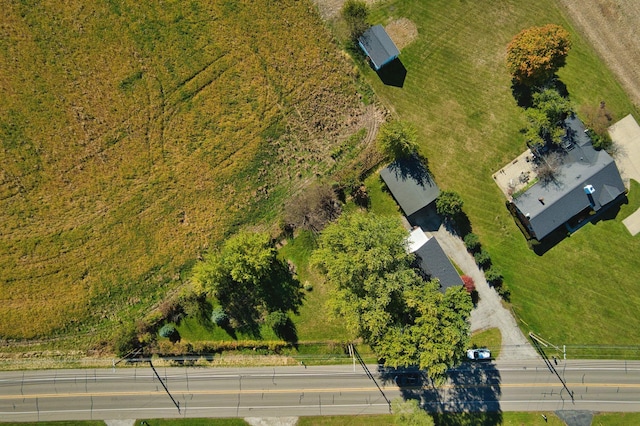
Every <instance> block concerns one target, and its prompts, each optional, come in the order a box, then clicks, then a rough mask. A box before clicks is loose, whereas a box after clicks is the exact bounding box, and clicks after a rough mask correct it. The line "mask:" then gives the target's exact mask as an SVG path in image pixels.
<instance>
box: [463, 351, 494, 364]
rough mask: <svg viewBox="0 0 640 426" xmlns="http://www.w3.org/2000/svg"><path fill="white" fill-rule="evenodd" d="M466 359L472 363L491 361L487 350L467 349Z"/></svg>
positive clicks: (489, 352)
mask: <svg viewBox="0 0 640 426" xmlns="http://www.w3.org/2000/svg"><path fill="white" fill-rule="evenodd" d="M467 358H469V359H470V360H472V361H483V360H488V359H491V351H490V350H489V349H487V348H478V349H469V350H467Z"/></svg>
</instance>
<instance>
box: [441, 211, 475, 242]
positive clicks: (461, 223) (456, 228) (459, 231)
mask: <svg viewBox="0 0 640 426" xmlns="http://www.w3.org/2000/svg"><path fill="white" fill-rule="evenodd" d="M444 227H445V229H446V230H447V231H449V232H451V233H452V234H453V235H457V236H459V237H460V238H464V237H465V235H467V234H469V233H471V230H472V228H471V221H470V220H469V216H467V214H466V213H465V212H460V213H458V214H457V215H455V217H453V218H450V219H445V221H444Z"/></svg>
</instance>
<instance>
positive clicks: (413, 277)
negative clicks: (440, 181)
mask: <svg viewBox="0 0 640 426" xmlns="http://www.w3.org/2000/svg"><path fill="white" fill-rule="evenodd" d="M407 236H408V233H407V231H405V230H404V229H403V228H402V226H401V225H400V221H399V220H398V219H396V218H395V217H385V216H376V215H374V214H371V213H362V212H351V213H348V214H345V215H343V216H342V217H341V218H340V219H339V220H338V221H337V222H335V223H333V224H331V225H329V226H328V227H327V228H325V230H324V231H323V232H322V234H321V235H320V238H319V248H318V249H317V250H316V251H315V252H314V254H313V256H312V262H313V264H315V265H317V266H318V267H319V269H320V271H321V272H322V273H323V274H324V275H325V277H326V279H327V281H328V282H329V283H330V284H331V285H333V286H334V288H335V290H334V291H333V293H332V296H331V302H330V304H331V307H332V308H333V311H334V312H335V313H336V314H337V315H339V316H340V317H341V318H342V319H343V320H344V321H345V324H346V326H347V330H349V331H350V333H351V335H352V336H351V337H352V338H356V337H361V338H363V339H364V340H365V342H367V343H368V344H369V345H370V346H371V347H372V348H373V350H374V351H375V353H376V355H377V356H378V357H379V358H381V359H384V362H385V364H386V365H389V366H393V367H401V366H403V367H407V366H419V367H420V368H423V369H426V370H427V374H428V375H429V376H430V377H431V378H432V379H434V380H436V381H441V380H443V379H444V377H445V373H446V370H447V369H448V368H450V367H451V366H453V365H455V364H456V363H458V362H459V361H460V360H461V358H462V356H463V355H464V350H465V347H466V345H467V343H468V338H469V324H468V322H467V318H468V316H469V314H470V312H471V308H472V304H471V299H470V298H469V295H468V294H466V292H465V291H464V289H463V288H462V287H461V286H460V287H459V288H455V289H448V290H447V292H446V293H445V294H442V293H441V292H440V291H439V287H440V285H439V283H438V282H437V281H432V282H425V281H424V280H423V279H422V278H421V277H420V275H419V274H418V273H417V272H416V271H415V270H414V269H413V268H412V263H413V261H414V260H415V257H414V256H413V255H412V254H409V253H407V251H406V244H407Z"/></svg>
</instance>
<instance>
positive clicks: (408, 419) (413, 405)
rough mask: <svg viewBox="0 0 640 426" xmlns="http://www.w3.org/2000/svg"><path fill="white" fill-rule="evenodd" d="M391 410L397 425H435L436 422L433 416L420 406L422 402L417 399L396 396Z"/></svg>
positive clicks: (392, 401)
mask: <svg viewBox="0 0 640 426" xmlns="http://www.w3.org/2000/svg"><path fill="white" fill-rule="evenodd" d="M391 411H392V412H393V415H394V417H395V423H396V424H397V425H401V426H433V425H434V424H435V423H434V421H433V417H431V416H430V415H429V413H427V412H426V411H425V410H423V409H422V408H421V407H420V403H419V402H418V400H416V399H407V400H403V399H402V398H400V397H398V398H394V399H392V400H391Z"/></svg>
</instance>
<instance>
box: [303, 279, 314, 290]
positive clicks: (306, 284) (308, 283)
mask: <svg viewBox="0 0 640 426" xmlns="http://www.w3.org/2000/svg"><path fill="white" fill-rule="evenodd" d="M304 289H305V290H306V291H311V290H313V285H311V283H310V282H309V281H305V282H304Z"/></svg>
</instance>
